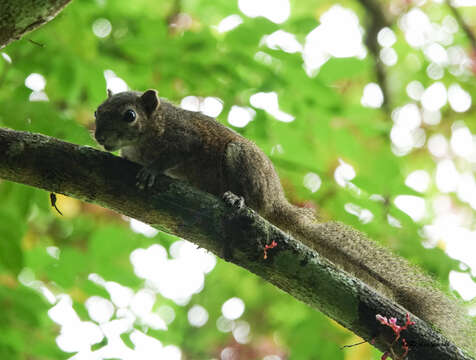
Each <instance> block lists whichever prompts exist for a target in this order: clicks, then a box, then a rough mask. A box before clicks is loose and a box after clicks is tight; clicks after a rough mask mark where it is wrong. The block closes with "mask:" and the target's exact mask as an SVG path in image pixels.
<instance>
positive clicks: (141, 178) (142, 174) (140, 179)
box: [136, 167, 157, 190]
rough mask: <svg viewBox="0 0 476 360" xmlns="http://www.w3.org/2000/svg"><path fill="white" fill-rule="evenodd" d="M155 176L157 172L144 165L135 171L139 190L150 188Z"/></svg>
mask: <svg viewBox="0 0 476 360" xmlns="http://www.w3.org/2000/svg"><path fill="white" fill-rule="evenodd" d="M156 178H157V174H156V173H155V171H153V170H150V169H148V168H146V167H144V168H142V169H141V170H140V171H139V172H138V173H137V182H136V185H137V187H138V188H139V189H141V190H144V189H147V188H151V187H152V186H153V185H154V183H155V179H156Z"/></svg>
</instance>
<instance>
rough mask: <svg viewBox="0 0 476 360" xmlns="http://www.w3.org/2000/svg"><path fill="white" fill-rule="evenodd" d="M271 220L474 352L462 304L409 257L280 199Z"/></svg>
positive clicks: (473, 334) (475, 335)
mask: <svg viewBox="0 0 476 360" xmlns="http://www.w3.org/2000/svg"><path fill="white" fill-rule="evenodd" d="M268 218H269V220H270V221H271V222H272V223H273V224H275V225H276V226H278V227H279V228H281V229H285V230H287V231H289V232H291V233H292V234H293V235H294V236H295V237H297V238H298V239H299V240H301V241H302V242H303V243H305V244H306V245H308V246H309V247H311V248H313V249H315V250H316V251H317V252H318V253H319V254H321V255H322V256H324V257H325V258H327V259H329V260H330V261H332V262H333V263H334V264H336V265H337V266H338V267H340V268H342V269H344V270H345V271H347V272H349V273H351V274H353V275H354V276H355V277H357V278H359V279H361V280H362V281H363V282H365V283H366V284H367V285H369V286H371V287H373V288H374V289H375V290H377V291H378V292H380V293H382V294H383V295H385V296H387V297H389V298H391V299H393V300H394V301H396V302H397V303H398V304H400V305H402V306H404V307H405V308H406V309H407V310H409V311H410V312H411V313H413V314H415V315H416V316H418V317H419V318H421V319H423V320H425V321H427V322H430V323H431V324H433V325H434V326H436V327H438V328H439V329H440V330H441V331H442V333H443V334H444V335H446V336H447V337H448V338H449V339H450V340H452V341H453V342H455V343H456V344H458V345H459V346H462V347H463V348H466V349H467V350H469V351H472V352H473V353H476V340H475V338H476V328H475V326H474V325H473V324H472V323H471V320H470V319H469V317H467V316H466V315H465V311H464V308H463V307H462V305H461V304H460V303H459V302H458V301H457V300H456V299H452V298H450V297H448V296H447V295H445V294H444V293H443V292H442V291H441V290H439V288H438V284H437V283H436V282H435V281H434V280H432V279H431V278H430V277H429V276H427V275H425V274H423V272H421V271H420V270H419V269H417V268H416V267H415V266H413V265H411V264H410V263H409V262H408V261H407V260H405V259H403V258H401V257H399V256H397V255H395V254H393V253H391V252H390V251H389V250H387V249H385V248H383V247H382V246H380V245H378V244H377V243H375V242H374V241H372V240H370V239H368V238H367V237H366V236H365V235H363V234H362V233H360V232H358V231H356V230H354V229H352V228H351V227H349V226H346V225H344V224H341V223H337V222H327V223H318V222H316V220H315V219H314V217H313V216H311V215H310V214H309V212H307V210H305V209H301V208H298V207H295V206H293V205H291V204H289V203H287V202H286V203H285V204H284V203H281V204H279V205H278V206H276V207H275V208H274V209H273V214H272V216H268Z"/></svg>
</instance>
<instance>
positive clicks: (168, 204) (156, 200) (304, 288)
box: [0, 129, 471, 360]
mask: <svg viewBox="0 0 476 360" xmlns="http://www.w3.org/2000/svg"><path fill="white" fill-rule="evenodd" d="M0 154H2V156H1V157H0V178H3V179H5V180H10V181H15V182H19V183H23V184H26V185H30V186H34V187H38V188H41V189H44V190H46V191H49V192H56V193H61V194H65V195H68V196H72V197H75V198H78V199H81V200H83V201H87V202H92V203H96V204H100V205H101V206H104V207H107V208H110V209H112V210H114V211H116V212H118V213H121V214H124V215H127V216H130V217H133V218H135V219H138V220H140V221H143V222H145V223H148V224H151V225H152V226H154V227H156V228H158V229H160V230H163V231H166V232H169V233H171V234H174V235H177V236H180V237H183V238H185V239H188V240H190V241H192V242H194V243H196V244H197V245H199V246H201V247H203V248H205V249H207V250H209V251H211V252H213V253H215V254H216V255H218V256H222V254H223V253H224V249H232V250H233V251H232V253H228V254H229V255H230V256H231V257H230V258H229V259H228V260H230V261H231V262H233V263H235V264H237V265H239V266H241V267H243V268H245V269H248V270H249V271H251V272H253V273H255V274H257V275H259V276H261V277H262V278H263V279H265V280H266V281H269V282H270V283H272V284H274V285H276V286H277V287H279V288H280V289H282V290H284V291H286V292H288V293H289V294H291V295H292V296H294V297H295V298H296V299H299V300H301V301H303V302H305V303H306V304H308V305H309V306H311V307H313V308H315V309H318V310H320V311H322V312H323V313H324V314H326V315H327V316H329V317H331V318H332V319H334V320H336V321H337V322H338V323H340V324H341V325H343V326H344V327H346V328H348V329H349V330H351V331H353V332H354V333H355V334H357V335H358V336H360V337H362V338H363V339H365V340H367V341H369V342H371V343H372V344H373V345H374V346H376V347H377V348H378V349H380V350H382V351H388V350H389V344H391V343H392V341H393V340H394V334H393V333H392V331H391V330H390V328H388V327H386V326H383V325H381V324H380V323H379V322H378V321H377V320H376V315H377V314H380V315H383V316H386V317H396V318H397V319H398V324H403V323H404V322H405V315H406V310H405V309H403V308H402V307H400V306H399V305H398V304H395V303H393V302H391V301H390V300H389V299H387V298H385V297H383V296H382V295H380V294H378V293H376V292H375V291H374V290H372V289H371V288H369V287H368V286H367V285H365V284H364V283H362V282H361V281H360V280H358V279H355V278H353V277H352V276H350V275H349V274H347V273H346V272H344V271H342V270H340V269H338V268H336V267H335V266H333V264H331V263H330V262H329V261H327V260H326V259H324V258H322V257H321V256H320V255H319V254H317V253H316V252H315V251H313V250H311V249H310V248H308V247H306V246H304V245H302V244H301V243H300V242H298V241H296V240H295V239H293V238H292V237H290V236H289V235H287V234H285V233H284V232H282V231H281V230H280V229H278V228H276V227H274V226H273V225H271V224H270V223H268V222H267V221H266V220H265V219H263V218H261V217H260V216H258V215H257V214H256V213H255V212H254V211H252V210H250V209H248V208H246V207H236V206H233V205H230V204H226V203H225V202H223V201H222V200H221V199H218V198H216V197H214V196H212V195H210V194H207V193H204V192H202V191H199V190H197V189H195V188H193V187H190V186H189V185H187V184H186V183H184V182H180V181H177V180H173V179H170V178H168V177H166V176H161V177H159V179H158V181H157V183H156V184H155V185H154V187H153V188H152V189H151V190H147V191H143V190H139V189H138V188H137V187H136V186H135V183H136V174H137V172H138V170H139V169H140V166H139V165H137V164H135V163H132V162H130V161H127V160H125V159H122V158H119V157H117V156H114V155H112V154H109V153H106V152H102V151H98V150H95V149H93V148H90V147H85V146H78V145H74V144H70V143H67V142H63V141H60V140H57V139H55V138H51V137H47V136H44V135H40V134H32V133H26V132H18V131H13V130H7V129H0ZM273 241H275V242H276V244H277V245H276V246H275V247H273V248H270V249H268V250H267V251H266V253H267V258H266V259H265V258H264V253H265V250H264V246H265V244H271V243H272V242H273ZM396 271H398V269H396ZM411 319H412V320H413V321H415V325H412V326H410V327H409V328H408V330H406V331H404V332H403V333H402V336H403V337H404V338H405V339H406V341H407V343H408V345H409V346H410V352H409V354H408V358H409V359H420V360H425V359H432V360H437V359H441V360H443V359H445V360H447V359H460V360H465V359H471V357H470V356H469V355H466V354H465V353H464V352H463V351H462V350H461V349H459V348H458V347H456V346H455V345H454V344H452V343H451V342H449V341H448V340H447V339H445V338H444V337H443V336H442V335H441V334H440V333H438V332H436V331H435V330H433V329H432V327H431V326H430V325H428V324H427V323H426V322H424V321H422V320H420V319H418V318H416V317H415V316H413V315H412V316H411ZM394 349H395V350H396V351H397V352H398V349H401V343H399V344H397V345H394Z"/></svg>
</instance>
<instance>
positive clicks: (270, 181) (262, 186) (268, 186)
mask: <svg viewBox="0 0 476 360" xmlns="http://www.w3.org/2000/svg"><path fill="white" fill-rule="evenodd" d="M222 166H223V167H222V171H223V190H224V191H231V192H232V193H234V194H236V195H237V196H241V197H243V198H244V201H245V204H246V205H247V206H249V207H250V208H252V209H253V210H255V211H257V212H258V213H260V214H261V215H263V216H264V217H266V215H267V213H269V212H270V211H271V208H272V207H273V203H274V202H275V199H276V198H281V197H284V195H283V190H282V188H281V184H280V182H279V178H278V175H277V174H276V171H275V170H274V168H273V165H272V164H271V161H270V160H269V159H268V158H267V157H266V155H264V154H263V153H262V152H261V150H259V149H258V147H257V146H256V145H254V144H252V143H249V142H241V141H232V142H230V143H229V144H228V145H227V146H226V149H225V156H224V161H223V165H222Z"/></svg>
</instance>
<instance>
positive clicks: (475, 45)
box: [446, 0, 476, 52]
mask: <svg viewBox="0 0 476 360" xmlns="http://www.w3.org/2000/svg"><path fill="white" fill-rule="evenodd" d="M446 5H448V7H449V8H450V10H451V12H452V13H453V16H454V17H455V18H456V21H457V22H458V25H459V26H460V27H461V28H462V29H463V31H464V32H465V33H466V36H467V37H468V38H469V41H470V42H471V46H472V48H473V51H474V52H476V36H475V35H474V33H473V31H472V30H471V28H470V27H469V26H468V24H466V22H465V21H464V19H463V17H462V16H461V14H460V12H459V11H458V9H456V8H455V7H454V6H453V5H452V4H451V1H450V0H446Z"/></svg>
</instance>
